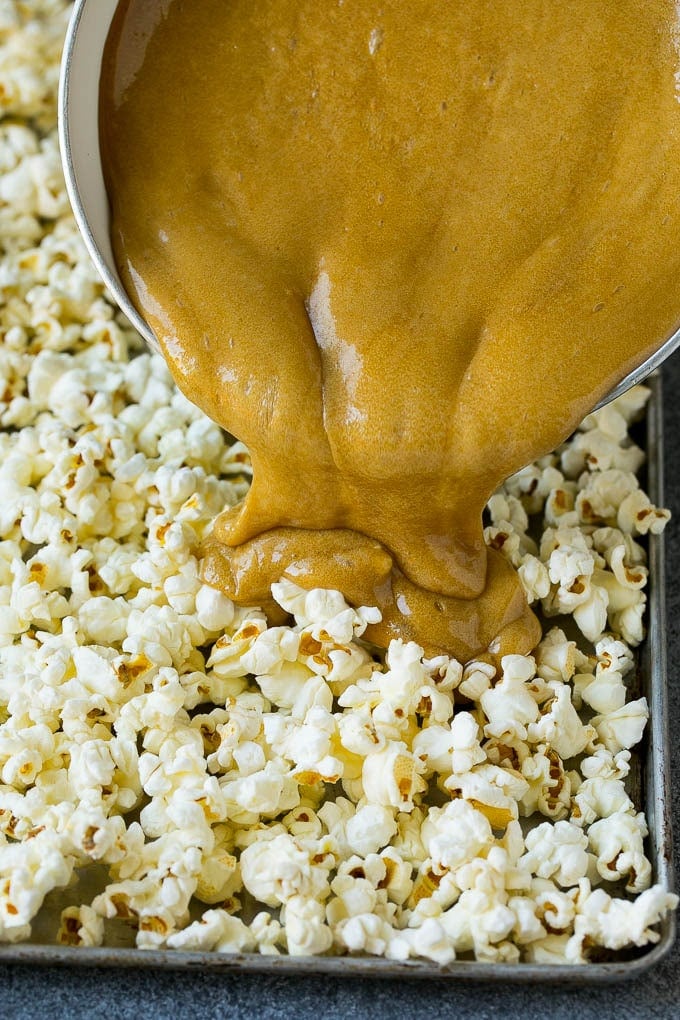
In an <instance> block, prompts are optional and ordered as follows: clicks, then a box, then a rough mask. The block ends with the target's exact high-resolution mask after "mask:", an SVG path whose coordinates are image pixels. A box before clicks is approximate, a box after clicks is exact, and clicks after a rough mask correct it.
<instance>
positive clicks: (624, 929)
mask: <svg viewBox="0 0 680 1020" xmlns="http://www.w3.org/2000/svg"><path fill="white" fill-rule="evenodd" d="M677 903H678V897H677V896H675V895H673V894H672V893H669V892H667V891H666V890H665V889H664V888H663V887H662V886H660V885H654V886H652V887H651V888H650V889H646V890H645V891H644V892H643V893H641V894H640V895H639V896H638V897H637V898H636V899H635V900H623V899H614V898H613V897H611V896H609V895H608V894H607V893H606V892H605V891H604V889H595V890H594V891H591V889H590V884H589V883H588V882H585V881H584V882H583V883H582V884H581V887H580V890H579V896H578V900H577V905H576V917H575V920H574V935H573V936H572V940H573V947H572V950H571V952H572V953H573V954H574V955H576V954H577V953H578V954H579V955H580V952H582V949H583V944H584V942H585V940H586V939H587V940H588V941H589V942H590V943H591V944H594V945H599V946H604V947H605V948H607V949H621V948H622V947H623V946H625V945H634V946H644V945H646V944H647V943H648V942H652V943H653V942H657V941H658V938H659V936H658V933H657V932H655V931H654V930H653V925H655V924H657V923H658V921H659V919H660V918H661V917H662V916H663V914H664V913H665V912H666V911H667V910H668V909H669V908H670V909H673V908H674V907H675V906H677Z"/></svg>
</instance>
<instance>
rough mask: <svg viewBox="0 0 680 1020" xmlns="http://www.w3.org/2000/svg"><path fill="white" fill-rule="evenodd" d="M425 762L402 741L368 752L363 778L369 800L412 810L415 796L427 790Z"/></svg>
mask: <svg viewBox="0 0 680 1020" xmlns="http://www.w3.org/2000/svg"><path fill="white" fill-rule="evenodd" d="M423 771H424V765H423V762H422V761H421V760H420V758H418V757H417V756H416V755H414V754H413V753H412V752H411V751H409V750H408V748H407V747H406V745H405V744H404V743H403V742H401V741H395V740H390V741H388V742H387V743H386V744H385V747H384V748H383V749H381V750H379V751H374V752H372V753H371V754H368V755H366V758H365V759H364V764H363V768H362V772H361V781H362V786H363V790H364V794H365V796H366V799H367V801H369V803H371V804H382V805H383V806H384V807H393V808H398V809H399V810H400V811H412V810H413V807H414V800H413V798H414V797H415V796H417V795H418V794H419V793H421V792H422V791H423V790H425V789H426V785H427V784H426V783H425V781H424V780H423V779H422V773H423Z"/></svg>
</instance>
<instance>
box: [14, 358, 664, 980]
mask: <svg viewBox="0 0 680 1020" xmlns="http://www.w3.org/2000/svg"><path fill="white" fill-rule="evenodd" d="M647 384H648V385H649V386H650V387H651V390H652V397H651V400H650V401H649V405H648V411H647V471H648V479H647V491H648V492H649V495H650V497H651V499H652V500H653V501H654V502H656V503H657V504H660V503H661V501H662V493H663V434H662V427H663V421H662V418H663V416H662V395H661V380H660V377H659V376H658V375H654V376H652V377H651V379H649V380H648V381H647ZM649 566H650V590H649V603H648V634H647V638H646V641H645V643H644V646H643V649H642V654H641V660H640V669H641V671H642V675H643V689H644V693H645V694H646V696H647V698H648V700H649V706H650V721H649V724H648V728H647V733H646V737H645V739H646V754H645V760H644V764H643V769H642V788H643V790H644V791H645V797H644V803H643V807H644V809H645V811H646V815H647V820H648V823H649V840H648V852H649V856H650V859H651V862H652V867H653V874H654V881H655V882H661V883H663V884H664V885H665V886H666V887H667V888H669V889H674V888H675V882H674V876H673V863H672V836H671V817H670V804H671V799H670V754H669V746H670V745H669V734H668V705H667V701H668V699H667V671H666V642H665V636H664V621H665V618H666V606H665V578H664V540H663V536H651V537H650V543H649ZM675 935H676V917H675V914H674V913H673V912H671V913H669V914H668V916H667V917H665V918H664V920H663V922H662V923H661V924H660V926H659V936H660V937H659V941H658V942H657V943H656V944H655V945H653V946H651V947H650V948H649V949H647V950H642V951H641V953H640V955H639V956H634V957H633V958H625V959H621V960H617V961H614V962H608V963H591V964H587V965H583V964H533V963H517V964H508V963H483V962H478V961H472V960H470V961H468V960H456V961H454V962H453V963H450V964H448V965H447V966H438V965H437V964H434V963H431V962H428V961H421V960H409V961H407V962H395V961H392V960H385V959H382V958H375V957H368V956H361V957H359V956H356V957H353V956H334V957H324V956H307V957H292V956H283V955H282V956H261V955H259V954H256V953H247V954H241V953H217V952H210V953H208V952H202V953H196V952H183V951H181V950H142V949H131V948H130V949H129V948H116V949H112V948H105V947H101V948H74V947H68V946H57V945H54V946H52V945H36V944H32V943H24V944H19V945H0V963H17V964H22V963H23V964H45V965H50V966H55V965H58V966H67V967H73V966H89V967H133V968H140V967H152V968H156V969H158V968H161V969H164V970H182V971H199V970H200V971H211V972H227V973H258V974H269V975H272V976H273V975H278V974H281V975H292V976H299V977H302V976H304V975H309V976H318V975H327V976H329V977H338V978H341V977H370V978H402V979H406V978H427V979H429V980H433V979H443V980H456V981H461V980H464V981H484V982H487V981H494V982H495V981H502V982H514V983H522V982H528V981H531V982H550V983H551V984H556V983H561V984H578V985H583V984H601V983H607V982H615V981H623V980H631V979H632V978H635V977H637V976H639V975H640V974H641V973H642V972H644V971H646V970H648V969H649V968H650V967H653V966H655V965H656V964H657V963H658V962H659V961H660V960H662V959H663V957H664V956H666V954H667V953H668V952H669V951H670V949H671V947H672V945H673V942H674V940H675ZM627 952H628V951H627Z"/></svg>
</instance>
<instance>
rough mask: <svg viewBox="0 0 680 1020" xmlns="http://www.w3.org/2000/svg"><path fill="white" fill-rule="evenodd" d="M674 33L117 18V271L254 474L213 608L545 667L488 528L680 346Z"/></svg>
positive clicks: (495, 8) (378, 8)
mask: <svg viewBox="0 0 680 1020" xmlns="http://www.w3.org/2000/svg"><path fill="white" fill-rule="evenodd" d="M678 31H679V30H678V26H677V14H676V6H675V4H674V3H673V2H671V0H668V2H666V0H653V2H650V0H617V2H616V3H613V2H612V0H582V2H578V0H572V2H567V3H555V2H552V0H514V2H513V3H498V2H496V0H479V2H476V3H474V4H470V3H463V2H461V0H449V2H446V3H444V2H441V0H412V2H410V3H408V4H403V3H398V2H397V0H380V2H374V0H362V2H361V3H359V2H358V0H333V2H330V0H313V2H312V0H229V2H225V0H192V2H191V3H186V2H182V0H124V2H122V3H121V4H120V7H119V9H118V11H117V14H116V17H115V19H114V24H113V26H112V30H111V33H110V36H109V39H108V42H107V47H106V53H105V61H104V69H103V75H102V87H101V105H100V110H101V125H102V130H101V135H102V151H103V158H104V164H105V172H106V179H107V187H108V190H109V196H110V200H111V208H112V239H113V244H114V250H115V253H116V258H117V262H118V265H119V269H120V272H121V276H122V278H123V280H124V282H125V283H126V286H127V287H128V289H129V291H130V294H131V296H132V298H133V300H134V301H135V304H136V305H137V307H138V308H139V310H140V312H141V313H142V315H143V316H144V317H145V318H146V319H147V320H148V321H149V323H150V324H151V326H152V327H153V329H154V330H155V332H156V334H157V336H158V337H159V340H160V342H161V344H162V347H163V350H164V353H165V356H166V357H167V359H168V362H169V364H170V366H171V369H172V371H173V374H174V376H175V378H176V380H177V382H178V384H179V386H180V387H181V388H182V389H183V390H184V392H185V393H186V394H187V395H188V396H189V397H190V398H191V399H192V400H193V401H194V402H195V403H197V404H198V405H199V406H200V407H201V408H202V409H203V410H204V411H205V412H206V413H207V414H208V415H210V416H211V417H212V418H213V419H214V420H215V421H217V422H219V423H220V424H221V425H222V426H224V428H226V429H227V430H228V431H229V432H231V433H233V434H234V435H236V436H238V438H239V439H242V440H243V441H244V442H245V443H246V444H247V445H248V446H249V448H250V450H251V454H252V460H253V467H254V480H253V485H252V487H251V489H250V491H249V493H248V496H247V497H246V499H245V501H244V502H243V504H242V505H240V506H238V507H237V508H235V509H234V510H230V511H228V512H226V513H225V514H223V515H222V516H221V517H220V518H219V519H218V521H217V523H216V526H215V533H214V538H213V540H212V542H211V546H210V549H209V550H208V556H207V559H206V564H205V572H206V575H205V576H206V577H207V578H208V579H209V580H210V582H211V583H214V584H216V585H217V586H219V587H221V588H222V589H223V590H224V591H226V592H227V593H228V594H229V595H231V596H232V597H234V598H236V599H237V600H238V601H243V602H246V603H247V602H250V601H253V600H254V601H256V602H266V601H267V599H268V598H269V585H270V583H271V582H272V581H273V580H276V579H277V578H278V577H281V576H290V577H294V578H295V579H296V580H297V581H298V583H300V584H302V585H303V586H305V587H316V586H320V587H332V588H339V589H340V590H342V591H343V592H344V594H345V595H346V597H347V598H348V599H349V600H350V602H353V603H354V604H358V603H366V602H370V603H372V604H373V603H375V604H377V605H378V606H379V607H380V608H381V610H382V611H383V624H382V625H379V626H377V627H376V628H375V630H374V631H373V633H372V635H371V636H372V637H373V639H374V640H376V641H378V642H386V641H387V640H389V638H390V637H392V636H402V637H407V638H414V639H416V640H418V641H419V642H420V643H421V644H423V645H424V647H425V648H426V650H427V651H428V652H435V651H447V652H449V653H452V654H455V655H457V656H458V657H459V658H463V659H467V658H470V657H471V656H472V655H474V654H478V653H480V652H483V651H485V650H486V649H488V648H489V647H491V648H492V649H493V650H495V651H498V650H499V649H501V650H502V651H518V652H526V651H529V650H530V649H531V648H532V647H533V645H534V644H535V643H536V642H537V640H538V638H539V634H540V631H539V628H538V624H537V622H536V620H535V618H534V617H533V615H532V614H531V612H530V611H529V609H528V606H527V604H526V600H525V598H524V596H523V594H522V590H521V586H520V583H519V580H518V578H517V577H516V575H515V574H514V572H513V571H512V570H511V569H510V568H509V567H508V566H507V564H506V563H505V562H504V561H503V560H502V559H501V557H500V556H498V555H497V554H496V553H494V552H493V551H492V550H491V551H487V549H486V547H485V545H484V541H483V531H482V511H483V508H484V506H485V504H486V502H487V500H488V498H489V496H490V495H491V494H492V493H493V492H494V490H495V489H496V488H497V487H498V485H499V484H500V483H501V482H502V481H503V480H504V479H505V478H506V477H507V476H508V475H510V474H512V473H513V472H514V471H516V470H518V469H519V468H521V467H522V466H523V465H525V464H527V463H529V462H530V461H532V460H534V459H536V458H537V457H539V456H541V455H543V454H545V453H547V452H549V451H550V450H552V449H554V448H555V447H556V446H557V445H558V444H559V443H560V442H562V441H563V440H564V439H565V438H566V437H567V436H568V435H569V433H570V432H571V431H572V430H573V428H574V427H575V426H576V424H577V423H578V422H579V420H580V419H581V418H582V417H583V416H584V414H585V413H587V411H588V410H590V408H592V407H593V406H594V405H595V403H596V402H597V401H598V400H599V399H600V398H601V397H602V396H604V395H605V394H606V393H607V392H608V391H609V390H610V389H611V388H612V386H613V385H614V384H615V383H616V382H617V381H618V380H619V379H621V378H622V377H623V376H624V375H626V374H627V373H628V372H629V371H630V370H631V369H632V368H633V367H634V366H635V365H637V364H639V363H640V362H641V361H642V360H644V358H645V357H646V356H648V355H649V353H651V351H652V350H654V349H655V348H657V347H658V346H659V345H660V343H661V342H663V340H665V339H666V338H667V336H669V335H670V333H671V332H672V331H673V330H674V328H675V327H676V326H677V325H678V315H679V309H680V287H679V281H680V244H678V236H679V231H678V227H679V226H680V212H679V201H678V195H680V104H679V103H678V98H677V95H676V78H675V75H676V73H677V71H678V63H679V61H678V53H677V50H676V40H677V35H678Z"/></svg>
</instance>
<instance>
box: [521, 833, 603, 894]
mask: <svg viewBox="0 0 680 1020" xmlns="http://www.w3.org/2000/svg"><path fill="white" fill-rule="evenodd" d="M587 846H588V838H587V837H586V836H585V835H584V834H583V832H582V831H581V829H579V828H578V827H577V826H575V825H572V824H571V822H566V821H559V822H556V823H555V825H554V826H553V825H551V824H550V823H549V822H543V823H542V824H541V825H539V826H537V827H536V828H535V829H532V830H531V831H530V832H528V833H527V836H526V847H527V853H526V854H525V855H524V857H523V858H522V860H521V862H520V863H521V864H522V865H523V866H524V867H525V868H530V869H531V871H532V872H533V873H534V874H536V875H538V876H539V878H552V879H554V881H555V882H557V884H558V885H561V886H563V887H567V886H573V885H576V884H577V883H578V882H579V881H580V879H581V878H583V877H584V876H585V874H586V872H587V870H588V854H587V852H586V847H587Z"/></svg>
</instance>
